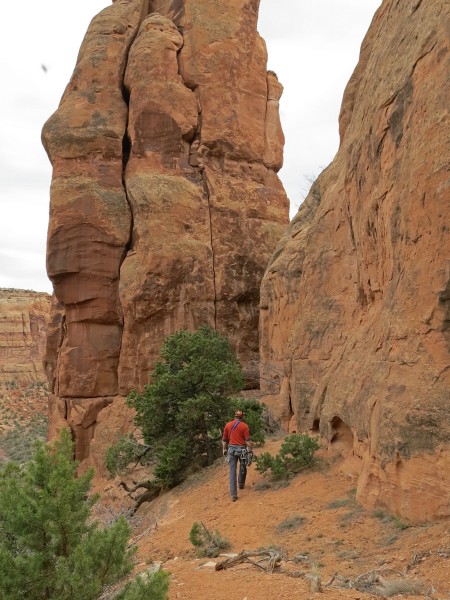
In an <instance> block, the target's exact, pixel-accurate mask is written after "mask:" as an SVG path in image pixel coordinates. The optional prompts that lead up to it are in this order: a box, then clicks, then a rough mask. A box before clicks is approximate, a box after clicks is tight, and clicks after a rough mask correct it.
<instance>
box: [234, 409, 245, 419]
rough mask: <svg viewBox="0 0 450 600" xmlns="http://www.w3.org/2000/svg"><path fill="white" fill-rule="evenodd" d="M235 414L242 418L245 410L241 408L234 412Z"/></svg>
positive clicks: (236, 416) (237, 417)
mask: <svg viewBox="0 0 450 600" xmlns="http://www.w3.org/2000/svg"><path fill="white" fill-rule="evenodd" d="M234 416H235V418H236V419H242V417H243V416H244V411H243V410H241V409H239V410H237V411H236V412H235V413H234Z"/></svg>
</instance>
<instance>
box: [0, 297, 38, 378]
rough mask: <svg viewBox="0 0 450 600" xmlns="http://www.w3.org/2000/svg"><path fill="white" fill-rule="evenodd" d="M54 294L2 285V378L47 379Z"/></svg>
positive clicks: (0, 346) (0, 308)
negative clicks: (47, 345) (47, 338)
mask: <svg viewBox="0 0 450 600" xmlns="http://www.w3.org/2000/svg"><path fill="white" fill-rule="evenodd" d="M49 315H50V296H49V295H48V294H45V293H43V292H33V291H29V290H14V289H5V288H0V382H14V383H17V384H20V385H24V384H29V383H44V382H45V381H46V376H45V370H44V365H43V360H44V354H45V334H46V325H47V322H48V319H49Z"/></svg>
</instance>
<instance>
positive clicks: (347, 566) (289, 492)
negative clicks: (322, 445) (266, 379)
mask: <svg viewBox="0 0 450 600" xmlns="http://www.w3.org/2000/svg"><path fill="white" fill-rule="evenodd" d="M279 446H280V442H279V441H278V442H274V441H271V442H268V443H267V444H266V446H265V448H264V450H265V451H266V450H267V451H269V452H271V453H275V452H276V451H277V450H278V448H279ZM227 476H228V471H227V467H226V466H225V465H224V464H222V462H221V461H218V462H217V463H216V464H215V465H214V466H212V467H211V468H209V469H206V470H205V471H204V472H203V473H202V474H200V475H198V476H197V477H195V478H193V479H191V480H190V481H189V482H186V483H185V484H183V485H182V486H180V487H179V488H177V489H175V490H173V491H172V492H170V493H169V494H166V495H165V496H163V497H161V498H159V499H157V500H156V501H155V502H153V503H152V504H148V505H143V506H142V507H141V509H140V510H139V511H138V513H137V514H136V517H135V519H136V520H137V522H138V523H139V530H138V531H137V534H139V533H140V532H141V533H142V532H143V531H145V535H143V536H142V537H141V538H140V540H139V542H138V544H139V550H138V559H139V562H140V564H139V567H138V570H144V569H145V568H147V566H148V565H149V564H150V563H151V562H152V561H162V562H163V568H164V569H167V570H168V571H170V572H171V573H172V579H171V587H170V598H171V599H182V600H194V599H195V600H198V599H205V600H222V599H223V600H230V598H233V599H237V600H244V599H246V600H265V599H267V600H271V599H283V598H286V599H287V598H289V599H291V598H302V599H308V598H317V597H321V598H324V600H325V599H330V598H343V599H344V598H353V599H358V598H361V599H364V598H373V597H375V596H373V595H371V594H368V593H364V592H359V591H357V590H355V589H336V588H325V589H324V591H323V593H322V594H320V596H318V594H317V593H312V592H310V579H309V578H308V577H310V576H311V575H316V576H319V577H320V579H321V581H322V583H326V582H327V581H329V580H330V579H331V577H332V576H333V575H334V574H335V573H339V574H340V575H341V576H343V577H347V578H349V579H351V580H354V579H355V578H356V577H358V576H359V575H362V574H363V573H367V572H369V571H373V570H376V569H381V570H383V571H384V572H385V576H386V578H387V579H390V578H393V577H394V578H398V577H399V575H395V572H397V573H399V574H404V575H406V576H407V578H408V581H409V582H421V583H422V584H423V588H422V589H423V590H424V591H429V590H430V589H431V588H434V589H435V590H436V591H435V592H433V593H432V594H431V597H433V598H435V599H440V600H444V599H446V600H447V599H449V598H450V523H449V521H448V520H447V521H441V522H438V523H434V524H428V525H422V526H417V527H406V525H405V524H404V523H402V522H401V521H399V520H398V519H397V520H396V519H393V518H392V517H390V516H389V515H383V514H381V513H380V512H377V513H376V514H373V513H372V512H368V511H365V510H364V509H363V508H362V507H361V506H359V505H358V504H356V502H355V493H354V492H355V490H354V487H355V478H354V476H353V475H352V473H351V472H349V471H348V469H346V463H345V462H344V461H343V460H342V459H341V458H339V457H336V456H335V457H331V456H329V455H328V456H327V455H324V456H323V465H322V466H321V467H320V468H319V469H318V470H316V471H315V472H310V473H307V474H301V475H299V476H298V477H296V478H295V479H294V480H293V481H292V482H291V483H290V485H289V486H287V487H279V488H278V489H276V488H269V489H260V488H261V487H264V486H262V483H263V481H264V480H263V478H262V476H261V475H259V474H258V473H257V471H256V468H255V466H254V465H252V466H251V467H250V469H249V475H248V483H247V486H246V489H244V490H242V491H240V495H239V499H238V501H237V502H235V503H232V502H231V501H230V498H229V495H228V489H227V487H228V483H227ZM194 521H201V522H203V523H204V524H205V525H206V527H208V529H210V530H218V531H219V532H220V533H221V535H222V536H223V537H225V538H227V539H228V540H229V541H230V543H231V548H230V550H228V551H227V552H235V553H237V552H240V551H241V550H244V549H245V550H256V549H258V548H261V547H268V546H272V547H276V548H283V549H284V551H285V552H286V553H287V555H288V557H289V558H292V557H294V556H295V555H301V557H298V559H297V560H298V562H297V563H296V564H294V563H291V562H289V563H287V564H286V567H287V568H289V569H290V570H294V571H302V572H304V573H305V576H303V577H301V578H293V577H289V576H286V575H284V574H275V573H274V574H268V573H266V572H264V571H262V570H260V569H258V568H257V567H255V566H252V565H250V564H243V565H239V566H237V567H234V568H231V569H229V570H226V571H221V572H216V571H214V569H213V568H212V567H204V566H202V565H204V564H205V563H208V562H210V561H211V560H212V561H214V562H218V561H219V560H223V558H222V559H208V558H206V559H198V558H196V555H195V552H194V550H193V547H192V545H191V543H190V542H189V532H190V529H191V527H192V524H193V523H194ZM420 597H423V595H422V596H421V595H411V594H410V595H403V596H402V598H410V599H411V598H420Z"/></svg>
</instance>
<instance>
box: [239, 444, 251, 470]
mask: <svg viewBox="0 0 450 600" xmlns="http://www.w3.org/2000/svg"><path fill="white" fill-rule="evenodd" d="M241 459H242V461H243V462H245V465H246V466H247V467H249V466H250V465H251V464H252V462H253V452H252V451H251V450H250V448H244V449H243V450H242V451H241Z"/></svg>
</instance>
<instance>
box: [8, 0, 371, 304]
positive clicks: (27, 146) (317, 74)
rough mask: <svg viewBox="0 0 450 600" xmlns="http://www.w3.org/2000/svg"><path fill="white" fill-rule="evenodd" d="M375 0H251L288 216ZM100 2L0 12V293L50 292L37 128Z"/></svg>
mask: <svg viewBox="0 0 450 600" xmlns="http://www.w3.org/2000/svg"><path fill="white" fill-rule="evenodd" d="M380 3H381V0H261V7H260V19H259V31H260V33H261V35H262V36H263V37H264V38H265V40H266V43H267V47H268V52H269V65H268V68H269V69H272V70H273V71H275V72H276V73H277V75H278V77H279V79H280V81H281V82H282V83H283V85H284V94H283V96H282V99H281V120H282V124H283V129H284V132H285V136H286V146H285V158H284V167H283V169H282V171H281V172H280V176H281V179H282V181H283V183H284V185H285V188H286V191H287V193H288V196H289V198H290V200H291V216H293V215H294V214H295V212H296V211H297V209H298V206H299V204H300V202H301V199H302V198H303V197H304V196H305V195H306V192H307V188H308V187H309V186H308V183H307V179H309V178H311V177H314V176H317V174H318V173H319V172H320V171H321V170H322V169H323V167H325V166H326V165H327V164H328V163H329V162H330V161H331V160H332V159H333V156H334V154H335V153H336V150H337V147H338V115H339V109H340V105H341V101H342V94H343V91H344V88H345V85H346V83H347V81H348V79H349V77H350V75H351V73H352V71H353V69H354V67H355V66H356V63H357V61H358V54H359V47H360V45H361V42H362V39H363V37H364V34H365V33H366V31H367V29H368V27H369V24H370V21H371V19H372V16H373V14H374V12H375V10H376V9H377V8H378V6H379V5H380ZM109 4H110V2H109V1H108V0H77V2H69V0H40V2H33V1H31V0H28V2H25V4H24V3H23V2H17V1H15V2H13V1H9V2H6V3H5V5H4V7H3V12H2V19H3V23H4V24H5V26H4V28H3V31H2V38H1V41H0V45H1V46H0V49H1V54H0V66H1V74H2V93H1V94H0V132H1V143H0V287H14V288H22V289H34V290H38V291H49V292H50V291H51V284H50V282H49V281H48V279H47V275H46V272H45V241H46V234H47V221H48V204H49V186H50V180H51V168H50V163H49V161H48V159H47V156H46V154H45V151H44V149H43V147H42V145H41V141H40V132H41V128H42V125H43V124H44V122H45V121H46V120H47V118H48V117H49V116H50V115H51V114H52V113H53V112H54V111H55V110H56V108H57V106H58V103H59V100H60V98H61V95H62V92H63V90H64V87H65V86H66V84H67V83H68V81H69V78H70V76H71V74H72V71H73V68H74V65H75V60H76V56H77V53H78V49H79V47H80V44H81V41H82V39H83V36H84V33H85V31H86V28H87V26H88V25H89V22H90V20H91V19H92V17H93V16H94V15H95V14H96V13H97V12H99V11H100V10H101V9H102V8H104V7H105V6H108V5H109ZM42 65H44V66H45V69H46V71H45V70H44V69H43V68H42ZM305 178H306V179H305Z"/></svg>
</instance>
